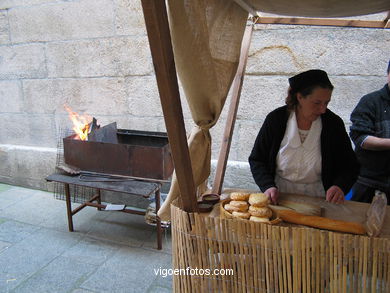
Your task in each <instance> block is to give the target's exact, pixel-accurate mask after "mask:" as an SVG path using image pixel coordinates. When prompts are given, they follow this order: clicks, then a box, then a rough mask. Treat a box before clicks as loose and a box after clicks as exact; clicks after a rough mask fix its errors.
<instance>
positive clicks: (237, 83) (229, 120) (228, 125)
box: [212, 25, 253, 194]
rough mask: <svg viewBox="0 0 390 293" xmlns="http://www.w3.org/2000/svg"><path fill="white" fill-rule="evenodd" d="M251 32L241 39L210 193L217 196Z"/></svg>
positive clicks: (239, 94)
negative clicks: (238, 58)
mask: <svg viewBox="0 0 390 293" xmlns="http://www.w3.org/2000/svg"><path fill="white" fill-rule="evenodd" d="M252 32H253V25H250V26H247V27H246V29H245V32H244V36H243V38H242V45H241V53H240V61H239V63H238V67H237V73H236V76H235V77H234V80H233V88H232V98H231V101H230V106H229V113H228V116H227V120H226V125H225V131H224V133H223V139H222V144H221V150H220V151H219V157H218V163H217V168H216V171H215V178H214V183H213V188H212V192H213V193H217V194H221V191H222V185H223V180H224V178H225V171H226V165H227V160H228V157H229V151H230V145H231V142H232V136H233V130H234V124H235V123H236V117H237V110H238V104H239V103H240V96H241V89H242V84H243V82H244V75H245V68H246V62H247V60H248V54H249V47H250V44H251V40H252Z"/></svg>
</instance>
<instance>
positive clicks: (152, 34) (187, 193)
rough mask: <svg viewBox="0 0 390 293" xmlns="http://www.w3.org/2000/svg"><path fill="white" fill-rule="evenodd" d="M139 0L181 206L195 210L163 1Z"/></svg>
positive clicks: (177, 87) (190, 171)
mask: <svg viewBox="0 0 390 293" xmlns="http://www.w3.org/2000/svg"><path fill="white" fill-rule="evenodd" d="M141 2H142V9H143V13H144V18H145V24H146V30H147V33H148V38H149V46H150V50H151V53H152V59H153V65H154V70H155V73H156V79H157V85H158V91H159V94H160V100H161V106H162V110H163V114H164V119H165V125H166V128H167V133H168V138H169V143H170V147H171V151H172V158H173V163H174V165H175V172H176V177H177V181H178V184H179V188H180V194H181V203H182V208H183V210H184V211H185V212H196V211H197V210H198V209H197V202H196V193H195V184H194V178H193V174H192V168H191V160H190V155H189V152H188V144H187V137H186V131H185V126H184V119H183V111H182V107H181V102H180V93H179V86H178V82H177V76H176V67H175V60H174V56H173V49H172V43H171V35H170V30H169V23H168V15H167V9H166V5H165V1H164V0H141Z"/></svg>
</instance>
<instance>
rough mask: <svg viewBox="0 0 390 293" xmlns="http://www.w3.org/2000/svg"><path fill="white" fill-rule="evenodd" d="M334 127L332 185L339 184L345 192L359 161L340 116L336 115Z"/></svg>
mask: <svg viewBox="0 0 390 293" xmlns="http://www.w3.org/2000/svg"><path fill="white" fill-rule="evenodd" d="M334 125H335V127H334V130H333V131H334V138H333V140H332V141H333V143H334V148H333V151H334V153H335V154H336V156H335V161H334V163H335V166H334V167H333V172H334V174H335V175H334V180H333V185H337V186H339V187H340V188H341V189H342V190H343V192H344V194H347V193H348V192H349V191H350V189H351V187H352V185H353V184H354V183H355V181H356V179H357V176H358V174H359V163H358V161H357V158H356V155H355V152H354V150H353V148H352V144H351V140H350V139H349V136H348V133H347V132H346V130H345V125H344V122H343V120H342V119H341V118H340V117H338V116H337V117H336V119H335V124H334Z"/></svg>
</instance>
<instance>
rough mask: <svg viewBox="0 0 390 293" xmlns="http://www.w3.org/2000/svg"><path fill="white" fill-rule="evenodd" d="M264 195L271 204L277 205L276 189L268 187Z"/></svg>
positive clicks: (277, 192)
mask: <svg viewBox="0 0 390 293" xmlns="http://www.w3.org/2000/svg"><path fill="white" fill-rule="evenodd" d="M264 194H265V195H267V196H268V198H269V199H270V201H271V203H272V204H278V197H279V190H278V189H277V188H276V187H270V188H268V189H267V190H266V191H264Z"/></svg>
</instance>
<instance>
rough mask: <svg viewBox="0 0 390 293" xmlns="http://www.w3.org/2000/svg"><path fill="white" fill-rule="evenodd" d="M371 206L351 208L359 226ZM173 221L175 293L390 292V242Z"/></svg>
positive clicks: (189, 218)
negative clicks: (358, 220) (175, 271)
mask: <svg viewBox="0 0 390 293" xmlns="http://www.w3.org/2000/svg"><path fill="white" fill-rule="evenodd" d="M368 206H369V205H368V204H357V205H356V204H355V203H351V204H349V203H348V204H347V207H348V209H349V210H350V211H352V212H353V211H356V212H357V213H356V215H357V217H358V218H359V217H360V218H361V215H362V211H363V216H364V214H365V213H364V210H366V209H367V207H368ZM351 207H352V208H351ZM340 208H341V209H345V208H346V207H345V206H344V207H340ZM327 213H328V216H329V214H334V215H336V214H338V217H339V218H340V217H343V216H342V215H340V213H339V212H337V210H330V211H328V212H327ZM171 214H172V239H173V241H172V245H173V247H172V250H173V251H175V253H174V255H173V267H174V268H175V269H178V272H177V274H176V275H174V277H173V280H174V291H175V292H286V293H287V292H308V293H309V292H310V293H311V292H353V293H355V292H390V286H389V284H390V239H389V238H388V237H387V236H386V235H382V236H381V237H379V238H374V237H368V236H358V235H352V234H346V233H336V232H331V231H326V230H320V229H313V228H307V227H297V226H295V227H294V226H286V225H284V226H280V225H267V224H262V223H254V222H251V221H242V220H234V219H233V220H232V219H221V218H220V217H219V216H215V215H214V216H213V215H212V214H210V215H208V214H199V213H186V212H184V211H183V210H182V209H181V208H179V207H178V206H177V205H172V206H171ZM341 214H344V216H345V214H346V213H341ZM333 218H335V216H333ZM336 218H337V216H336ZM388 220H389V219H388V215H387V218H386V221H387V223H388ZM385 226H386V223H385ZM384 233H388V232H387V231H385V232H384ZM384 233H382V234H384ZM207 269H208V270H207ZM180 270H181V271H180Z"/></svg>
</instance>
